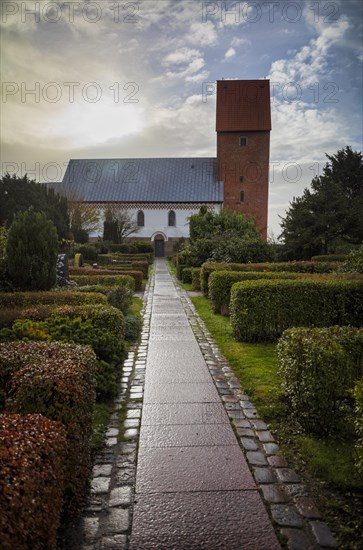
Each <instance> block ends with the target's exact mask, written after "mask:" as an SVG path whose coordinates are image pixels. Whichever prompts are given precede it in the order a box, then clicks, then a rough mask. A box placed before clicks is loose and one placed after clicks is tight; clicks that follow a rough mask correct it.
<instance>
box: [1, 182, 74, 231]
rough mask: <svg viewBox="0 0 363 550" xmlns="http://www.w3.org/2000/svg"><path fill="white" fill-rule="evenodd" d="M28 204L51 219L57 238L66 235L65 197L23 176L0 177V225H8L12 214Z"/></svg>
mask: <svg viewBox="0 0 363 550" xmlns="http://www.w3.org/2000/svg"><path fill="white" fill-rule="evenodd" d="M30 206H32V207H33V208H34V210H36V211H37V212H44V213H45V214H46V216H47V217H48V218H49V219H50V220H52V221H53V223H54V225H55V227H56V229H57V233H58V238H59V239H64V238H67V237H68V233H69V217H68V202H67V199H66V198H65V197H61V196H60V195H59V194H58V193H55V192H54V190H53V189H48V188H47V186H46V185H43V184H40V183H36V182H35V181H34V180H29V178H28V176H27V175H25V176H24V177H23V178H20V177H18V176H15V175H12V176H10V174H5V176H3V177H2V178H1V179H0V225H3V224H6V226H7V227H10V225H11V223H12V221H13V218H14V215H15V214H16V213H17V212H23V211H24V210H27V209H28V208H29V207H30Z"/></svg>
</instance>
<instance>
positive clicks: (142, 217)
mask: <svg viewBox="0 0 363 550" xmlns="http://www.w3.org/2000/svg"><path fill="white" fill-rule="evenodd" d="M137 225H138V227H144V225H145V214H144V212H143V211H142V210H139V212H138V213H137Z"/></svg>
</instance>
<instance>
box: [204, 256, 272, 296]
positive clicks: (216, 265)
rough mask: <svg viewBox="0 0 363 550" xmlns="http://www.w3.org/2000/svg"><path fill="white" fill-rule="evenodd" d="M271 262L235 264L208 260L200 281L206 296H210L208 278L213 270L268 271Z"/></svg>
mask: <svg viewBox="0 0 363 550" xmlns="http://www.w3.org/2000/svg"><path fill="white" fill-rule="evenodd" d="M268 268H269V264H267V263H261V264H235V263H227V262H206V263H204V264H203V265H202V267H201V274H200V282H201V289H202V291H203V293H204V295H205V296H208V279H209V276H210V274H211V273H212V272H213V271H222V270H223V271H268Z"/></svg>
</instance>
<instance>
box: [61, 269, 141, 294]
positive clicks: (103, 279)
mask: <svg viewBox="0 0 363 550" xmlns="http://www.w3.org/2000/svg"><path fill="white" fill-rule="evenodd" d="M95 271H96V270H95ZM139 273H141V272H139ZM138 278H139V280H140V276H139V277H138ZM72 280H73V281H74V282H75V283H77V284H78V285H79V286H86V285H101V286H126V287H127V288H130V289H131V290H132V291H133V292H135V278H134V277H131V275H128V274H127V275H98V273H95V274H92V275H91V274H88V275H72ZM141 282H142V273H141Z"/></svg>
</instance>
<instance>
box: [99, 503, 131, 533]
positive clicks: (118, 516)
mask: <svg viewBox="0 0 363 550" xmlns="http://www.w3.org/2000/svg"><path fill="white" fill-rule="evenodd" d="M129 527H130V513H129V511H128V510H127V509H125V508H111V509H110V510H109V511H108V514H107V516H106V518H105V522H104V524H103V529H104V533H105V534H113V533H124V532H125V531H127V530H128V529H129Z"/></svg>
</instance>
